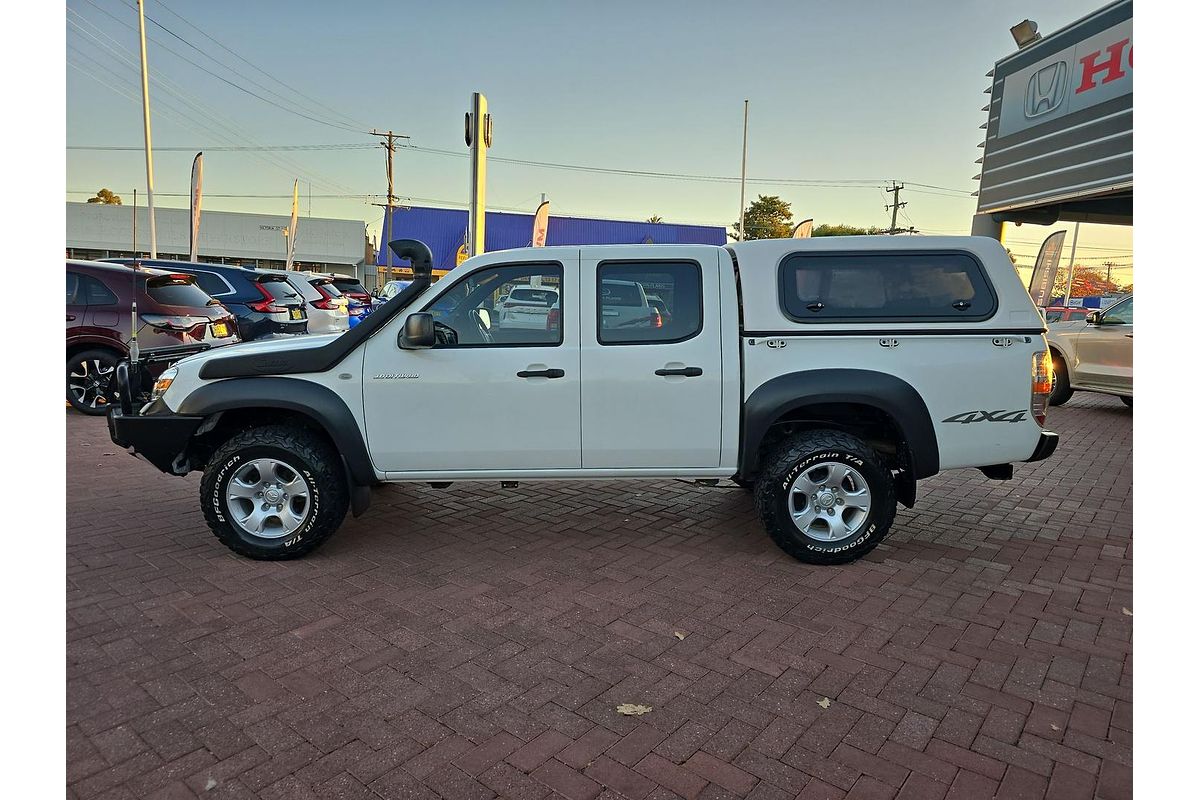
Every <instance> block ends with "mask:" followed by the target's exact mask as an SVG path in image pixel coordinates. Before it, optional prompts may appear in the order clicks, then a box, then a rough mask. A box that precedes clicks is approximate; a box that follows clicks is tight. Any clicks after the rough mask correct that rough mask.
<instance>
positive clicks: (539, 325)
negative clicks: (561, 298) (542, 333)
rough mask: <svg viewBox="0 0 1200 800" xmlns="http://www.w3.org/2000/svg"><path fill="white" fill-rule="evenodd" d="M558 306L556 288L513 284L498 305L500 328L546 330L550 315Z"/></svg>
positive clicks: (497, 322) (497, 324)
mask: <svg viewBox="0 0 1200 800" xmlns="http://www.w3.org/2000/svg"><path fill="white" fill-rule="evenodd" d="M557 308H558V290H557V289H554V288H552V287H549V286H514V287H512V289H511V290H510V291H509V293H508V296H506V297H505V298H504V300H503V302H501V303H500V304H499V305H498V306H497V309H498V311H499V318H498V319H497V320H496V321H495V324H496V326H497V327H501V328H531V329H534V330H546V328H547V327H548V326H549V323H550V319H549V318H550V315H551V312H552V311H553V310H554V309H557Z"/></svg>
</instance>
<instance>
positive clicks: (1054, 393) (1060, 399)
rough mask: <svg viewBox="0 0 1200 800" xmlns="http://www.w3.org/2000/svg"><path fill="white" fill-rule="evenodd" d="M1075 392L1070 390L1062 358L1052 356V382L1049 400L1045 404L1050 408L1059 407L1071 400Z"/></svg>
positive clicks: (1069, 382) (1069, 381)
mask: <svg viewBox="0 0 1200 800" xmlns="http://www.w3.org/2000/svg"><path fill="white" fill-rule="evenodd" d="M1073 394H1075V390H1074V389H1072V388H1071V379H1070V377H1069V376H1068V375H1067V364H1066V362H1064V361H1063V358H1062V356H1060V355H1057V354H1056V355H1055V356H1054V382H1053V383H1052V384H1051V386H1050V398H1049V400H1048V401H1047V402H1049V403H1050V405H1052V406H1061V405H1062V404H1063V403H1065V402H1067V401H1068V400H1070V399H1071V395H1073Z"/></svg>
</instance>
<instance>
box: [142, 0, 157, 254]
mask: <svg viewBox="0 0 1200 800" xmlns="http://www.w3.org/2000/svg"><path fill="white" fill-rule="evenodd" d="M137 5H138V32H139V34H140V36H141V41H142V126H143V129H144V130H145V134H146V203H147V205H148V208H149V209H150V258H158V237H157V235H156V231H155V230H154V155H153V149H152V147H151V145H150V79H149V77H148V74H147V72H146V12H145V8H144V0H138V4H137Z"/></svg>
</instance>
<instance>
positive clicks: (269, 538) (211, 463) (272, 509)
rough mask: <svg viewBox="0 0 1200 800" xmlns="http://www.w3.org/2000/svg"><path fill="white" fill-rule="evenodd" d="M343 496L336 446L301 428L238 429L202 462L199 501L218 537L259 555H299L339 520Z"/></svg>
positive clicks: (233, 547) (346, 494) (279, 557)
mask: <svg viewBox="0 0 1200 800" xmlns="http://www.w3.org/2000/svg"><path fill="white" fill-rule="evenodd" d="M349 498H350V495H349V491H348V490H347V487H346V479H345V476H344V475H343V474H342V469H341V462H340V459H339V457H338V454H337V451H335V450H334V449H333V447H332V446H331V445H330V444H329V443H328V442H327V441H325V440H324V439H323V438H321V437H320V436H318V435H317V434H315V433H313V432H312V431H310V430H307V429H305V428H300V427H296V426H289V425H268V426H264V427H261V428H250V429H248V430H245V431H242V432H240V433H238V434H236V435H234V436H233V437H232V438H230V439H229V440H228V441H226V442H225V443H224V444H223V445H221V446H220V447H218V448H217V450H216V452H214V453H213V454H212V457H211V458H209V460H208V466H207V467H206V468H205V470H204V477H203V478H202V479H201V481H200V505H201V507H202V508H203V509H204V519H205V521H207V522H208V527H209V528H211V529H212V532H213V533H215V534H216V535H217V538H218V539H220V540H221V543H222V544H224V545H225V546H226V547H228V548H229V549H230V550H233V551H234V552H235V553H240V554H241V555H244V556H249V557H250V558H254V559H259V560H282V559H288V558H299V557H300V556H303V555H306V554H308V553H311V552H312V551H313V550H315V549H317V548H318V547H320V546H321V545H322V544H323V543H324V542H325V540H326V539H328V538H329V537H330V536H332V535H333V534H334V532H335V531H336V530H337V529H338V527H340V526H341V524H342V520H343V519H344V518H345V516H346V509H347V508H348V507H349V504H350V501H349Z"/></svg>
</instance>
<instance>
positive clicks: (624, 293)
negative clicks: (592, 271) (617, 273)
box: [600, 281, 644, 307]
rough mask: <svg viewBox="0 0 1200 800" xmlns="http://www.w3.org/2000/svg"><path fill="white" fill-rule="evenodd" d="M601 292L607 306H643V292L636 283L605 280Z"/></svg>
mask: <svg viewBox="0 0 1200 800" xmlns="http://www.w3.org/2000/svg"><path fill="white" fill-rule="evenodd" d="M600 294H601V295H603V297H604V305H606V306H639V307H640V306H643V305H644V303H642V293H641V291H640V290H639V289H638V285H637V284H636V283H617V282H615V281H604V282H603V284H602V286H601V291H600Z"/></svg>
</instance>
